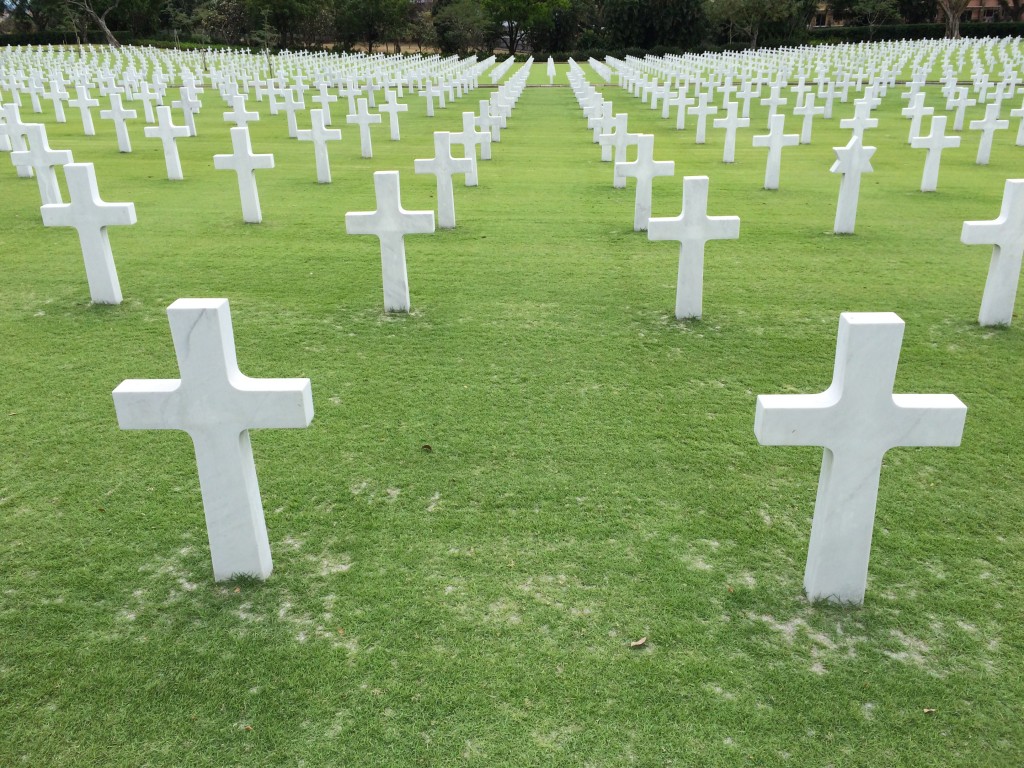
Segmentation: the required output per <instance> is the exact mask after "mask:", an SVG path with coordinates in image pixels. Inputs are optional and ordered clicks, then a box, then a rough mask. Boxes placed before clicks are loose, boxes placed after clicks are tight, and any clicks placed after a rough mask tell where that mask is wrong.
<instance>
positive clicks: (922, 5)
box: [897, 0, 939, 24]
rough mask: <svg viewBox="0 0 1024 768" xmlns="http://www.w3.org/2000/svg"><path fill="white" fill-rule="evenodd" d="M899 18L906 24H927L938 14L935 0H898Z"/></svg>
mask: <svg viewBox="0 0 1024 768" xmlns="http://www.w3.org/2000/svg"><path fill="white" fill-rule="evenodd" d="M897 5H898V6H899V13H900V18H901V19H903V21H904V22H906V23H907V24H929V23H931V22H933V21H935V19H936V18H938V15H939V6H938V3H937V2H936V0H898V3H897Z"/></svg>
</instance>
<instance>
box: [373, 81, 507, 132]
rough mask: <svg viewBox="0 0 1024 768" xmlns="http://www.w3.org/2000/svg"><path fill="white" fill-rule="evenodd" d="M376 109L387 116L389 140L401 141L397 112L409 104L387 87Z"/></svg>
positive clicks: (405, 110) (402, 110) (403, 110)
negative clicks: (382, 99) (401, 100)
mask: <svg viewBox="0 0 1024 768" xmlns="http://www.w3.org/2000/svg"><path fill="white" fill-rule="evenodd" d="M377 111H378V112H383V113H384V114H386V115H387V116H388V128H390V129H391V140H392V141H401V139H402V132H401V129H400V128H399V125H398V113H399V112H408V111H409V105H408V104H404V103H402V102H400V101H399V100H398V97H397V96H396V95H395V92H394V91H392V90H390V89H389V90H387V91H385V94H384V103H383V104H381V105H380V106H379V107H377ZM470 114H471V115H472V114H473V113H472V112H470ZM488 135H490V134H488Z"/></svg>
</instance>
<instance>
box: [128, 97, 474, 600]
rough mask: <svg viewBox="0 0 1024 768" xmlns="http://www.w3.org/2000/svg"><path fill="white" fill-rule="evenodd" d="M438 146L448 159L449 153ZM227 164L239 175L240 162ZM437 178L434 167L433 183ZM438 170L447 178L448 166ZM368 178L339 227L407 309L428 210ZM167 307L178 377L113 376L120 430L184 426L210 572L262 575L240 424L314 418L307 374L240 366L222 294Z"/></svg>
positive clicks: (254, 489) (250, 468)
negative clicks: (369, 190) (370, 186)
mask: <svg viewBox="0 0 1024 768" xmlns="http://www.w3.org/2000/svg"><path fill="white" fill-rule="evenodd" d="M315 111H318V110H315ZM321 115H322V113H321ZM236 137H238V138H237V140H236ZM437 137H443V138H442V139H440V140H438V138H437ZM232 139H233V140H236V141H237V142H243V143H242V144H241V145H239V144H236V153H235V155H236V158H237V157H238V156H239V155H240V154H244V155H245V156H249V155H251V149H250V148H249V147H248V130H247V129H246V128H245V127H237V126H236V127H235V128H233V129H232ZM446 139H450V135H449V134H447V133H440V132H439V133H437V134H435V142H436V143H435V147H436V148H438V149H439V151H438V155H440V154H441V152H440V148H441V147H442V146H443V147H444V148H445V149H447V147H448V146H449V142H448V141H445V140H446ZM240 150H241V151H240ZM445 154H447V155H448V158H449V160H450V159H451V158H450V154H449V153H447V152H446V153H445ZM224 162H225V161H222V163H224ZM271 162H272V160H271ZM417 162H419V161H417ZM466 162H468V161H466ZM235 165H236V169H237V170H238V172H239V176H240V178H241V175H242V172H243V171H242V168H243V164H242V163H241V162H236V164H235ZM244 167H249V166H244ZM249 172H250V173H251V169H250V171H249ZM442 177H444V174H443V173H438V179H439V183H440V179H441V178H442ZM447 178H448V182H449V186H450V180H451V177H450V175H448V176H447ZM374 187H375V191H376V196H377V210H376V211H373V212H370V213H348V214H346V216H345V227H346V230H347V231H348V233H349V234H369V235H375V236H376V237H378V239H379V240H380V247H381V263H382V270H383V282H384V305H385V310H386V311H399V312H401V311H408V310H409V308H410V299H409V281H408V275H407V270H406V263H405V236H406V235H409V234H423V233H430V232H433V231H434V214H433V212H432V211H406V210H405V209H404V208H402V204H401V191H400V188H399V175H398V172H397V171H379V172H377V173H375V174H374ZM256 206H257V210H258V201H257V202H256ZM452 223H453V225H454V220H453V222H452ZM167 312H168V316H169V318H170V323H171V335H172V338H173V340H174V348H175V353H176V355H177V357H178V367H179V369H180V371H181V378H180V379H174V380H134V379H133V380H127V381H125V382H123V383H122V384H120V385H119V386H118V387H117V388H116V389H115V390H114V393H113V396H114V405H115V408H116V410H117V418H118V424H119V426H120V427H121V428H122V429H181V430H185V431H186V432H188V433H189V435H190V436H191V438H192V441H193V444H194V446H195V452H196V463H197V466H198V468H199V483H200V489H201V492H202V497H203V508H204V511H205V516H206V527H207V535H208V538H209V543H210V554H211V559H212V561H213V572H214V579H215V580H217V581H221V580H224V579H230V578H232V577H234V576H236V575H239V574H249V575H252V576H255V577H257V578H261V579H266V578H268V577H269V576H270V574H271V571H272V570H273V560H272V556H271V551H270V543H269V539H268V537H267V529H266V521H265V517H264V514H263V506H262V501H261V499H260V492H259V485H258V482H257V477H256V467H255V463H254V461H253V455H252V447H251V443H250V440H249V430H250V429H257V428H281V427H284V428H289V427H290V428H301V427H306V426H308V425H309V423H310V422H311V420H312V418H313V400H312V391H311V386H310V382H309V379H251V378H249V377H247V376H245V375H243V374H242V373H241V372H240V371H239V369H238V363H237V359H236V356H235V347H234V338H233V331H232V326H231V319H230V314H229V310H228V303H227V301H226V300H224V299H179V300H178V301H176V302H174V304H172V305H171V306H170V307H169V308H168V311H167Z"/></svg>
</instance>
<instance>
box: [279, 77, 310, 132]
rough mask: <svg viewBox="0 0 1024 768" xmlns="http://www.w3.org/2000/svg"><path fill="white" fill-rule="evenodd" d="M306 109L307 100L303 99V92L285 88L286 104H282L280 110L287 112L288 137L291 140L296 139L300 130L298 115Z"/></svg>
mask: <svg viewBox="0 0 1024 768" xmlns="http://www.w3.org/2000/svg"><path fill="white" fill-rule="evenodd" d="M305 108H306V100H305V99H304V98H303V97H302V94H301V92H300V91H298V90H297V89H296V88H285V90H284V103H283V104H281V106H280V109H283V110H284V111H285V117H286V118H287V120H288V137H289V138H291V139H294V138H295V137H296V135H297V134H298V130H299V122H298V117H297V113H298V112H299V110H302V109H305ZM280 109H279V111H280Z"/></svg>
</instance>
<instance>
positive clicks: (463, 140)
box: [452, 112, 491, 187]
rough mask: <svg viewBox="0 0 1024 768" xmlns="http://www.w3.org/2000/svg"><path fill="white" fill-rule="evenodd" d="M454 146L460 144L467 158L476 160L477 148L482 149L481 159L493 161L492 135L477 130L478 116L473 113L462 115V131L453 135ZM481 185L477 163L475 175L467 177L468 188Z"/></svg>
mask: <svg viewBox="0 0 1024 768" xmlns="http://www.w3.org/2000/svg"><path fill="white" fill-rule="evenodd" d="M452 144H460V145H462V147H463V150H464V154H465V156H466V157H472V158H473V159H474V160H475V159H476V148H477V147H480V159H481V160H490V159H491V134H490V133H488V132H487V131H478V130H477V129H476V115H475V114H473V113H472V112H463V113H462V131H460V132H459V133H453V134H452ZM479 183H480V181H479V179H478V178H477V172H476V163H475V162H474V163H473V175H472V178H470V176H469V174H467V175H466V186H467V187H475V186H477V185H478V184H479Z"/></svg>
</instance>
